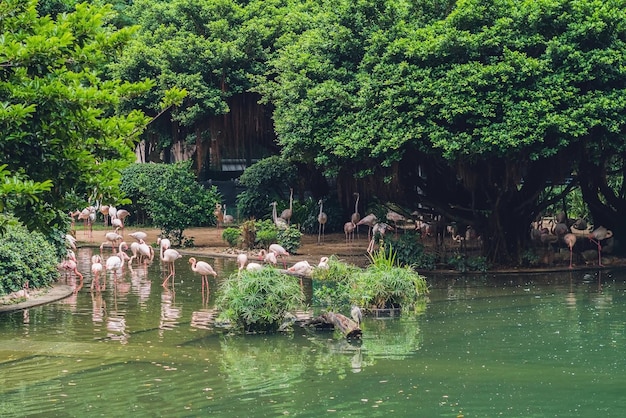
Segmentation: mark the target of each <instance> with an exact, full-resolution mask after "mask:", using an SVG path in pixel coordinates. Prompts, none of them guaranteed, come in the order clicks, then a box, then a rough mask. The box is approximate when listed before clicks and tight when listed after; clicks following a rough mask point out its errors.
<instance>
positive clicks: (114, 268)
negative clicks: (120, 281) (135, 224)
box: [105, 241, 130, 278]
mask: <svg viewBox="0 0 626 418" xmlns="http://www.w3.org/2000/svg"><path fill="white" fill-rule="evenodd" d="M127 249H128V244H126V243H125V242H124V241H122V242H120V245H119V248H118V250H119V251H118V252H117V254H115V255H112V256H110V257H109V258H107V261H106V263H105V268H106V270H107V271H111V272H113V277H114V278H117V273H118V272H119V271H120V270H122V268H123V267H124V262H126V261H128V260H129V259H130V257H129V256H128V254H126V250H127Z"/></svg>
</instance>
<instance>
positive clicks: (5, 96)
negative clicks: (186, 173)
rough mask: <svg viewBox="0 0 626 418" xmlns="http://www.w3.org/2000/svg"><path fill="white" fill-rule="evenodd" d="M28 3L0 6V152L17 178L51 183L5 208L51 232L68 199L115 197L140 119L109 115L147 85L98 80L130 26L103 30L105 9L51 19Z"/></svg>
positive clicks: (83, 7) (134, 114)
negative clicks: (31, 197) (41, 14)
mask: <svg viewBox="0 0 626 418" xmlns="http://www.w3.org/2000/svg"><path fill="white" fill-rule="evenodd" d="M36 6H37V2H36V1H23V0H7V1H3V2H1V3H0V33H1V34H2V35H1V36H2V42H0V132H2V135H1V136H0V155H1V156H2V157H1V158H2V161H1V162H2V163H3V164H6V170H7V171H8V172H9V173H16V174H17V175H19V177H20V179H22V180H23V181H25V182H27V183H28V182H33V184H35V185H37V184H41V185H45V184H46V183H47V182H51V183H52V187H51V188H50V189H49V190H47V191H45V190H44V191H41V190H39V192H38V193H37V199H30V200H28V201H27V202H20V201H16V202H15V204H14V205H13V206H12V207H11V208H10V209H11V210H12V211H13V212H14V213H15V214H16V215H17V216H18V217H19V218H20V219H21V220H22V221H23V222H24V223H25V224H26V225H27V226H28V227H29V228H31V229H40V230H42V231H51V230H52V229H53V228H58V229H64V228H65V226H66V224H67V215H66V213H67V212H66V211H67V210H68V209H70V207H68V200H67V199H68V198H69V197H70V196H81V197H82V199H83V202H84V203H86V202H87V200H88V196H90V195H91V196H92V198H95V197H96V196H98V195H100V196H102V195H103V194H106V195H107V196H105V197H107V198H116V197H117V198H119V197H120V195H119V191H118V189H117V183H118V182H119V177H120V173H119V170H120V169H121V168H123V167H125V166H126V165H128V164H130V163H132V162H133V161H134V153H133V150H134V141H135V140H136V137H137V136H138V135H139V134H140V133H141V132H142V129H143V128H144V127H145V125H146V124H147V123H148V121H149V119H148V118H147V117H146V116H145V115H144V114H143V113H142V112H138V111H129V112H126V113H124V114H120V113H117V112H116V110H117V109H118V108H119V106H120V103H121V102H122V101H124V100H125V99H128V98H130V97H132V96H134V95H137V94H140V93H143V92H145V91H146V90H148V89H149V88H150V87H151V86H152V83H151V82H150V81H138V82H134V83H128V82H124V81H121V80H116V79H110V78H109V77H108V76H107V72H106V65H107V63H109V62H111V61H112V60H113V59H114V57H115V56H117V55H118V54H119V53H120V51H121V50H122V49H123V47H124V45H125V44H126V43H127V42H128V41H129V39H130V38H131V36H132V34H133V32H134V30H135V29H134V28H126V29H122V30H116V29H114V28H112V27H111V26H109V25H107V21H108V20H109V19H110V18H112V17H113V16H114V14H113V12H112V10H111V8H110V7H108V6H107V7H96V6H92V5H89V4H86V3H83V4H78V5H77V6H76V9H75V11H74V12H72V13H62V14H58V15H57V16H56V18H54V19H53V18H51V17H49V16H45V17H40V16H39V15H38V12H37V9H36ZM72 209H75V208H72Z"/></svg>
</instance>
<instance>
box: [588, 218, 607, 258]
mask: <svg viewBox="0 0 626 418" xmlns="http://www.w3.org/2000/svg"><path fill="white" fill-rule="evenodd" d="M612 236H613V231H611V230H610V229H606V228H605V227H603V226H599V227H597V228H596V229H594V230H593V231H592V232H591V233H590V234H589V240H590V241H591V242H593V243H595V244H596V245H597V246H598V266H602V241H603V240H605V239H609V238H611V237H612Z"/></svg>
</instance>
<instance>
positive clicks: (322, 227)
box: [317, 199, 328, 245]
mask: <svg viewBox="0 0 626 418" xmlns="http://www.w3.org/2000/svg"><path fill="white" fill-rule="evenodd" d="M317 204H318V205H320V213H319V214H318V215H317V222H318V223H319V227H318V229H317V244H318V245H319V244H321V243H322V241H324V235H325V232H326V222H328V215H326V213H325V212H324V210H323V209H324V201H323V200H322V199H320V200H319V201H318V202H317Z"/></svg>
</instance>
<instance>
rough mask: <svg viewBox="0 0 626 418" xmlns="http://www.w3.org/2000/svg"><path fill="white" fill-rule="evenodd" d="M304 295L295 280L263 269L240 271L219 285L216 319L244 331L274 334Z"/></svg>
mask: <svg viewBox="0 0 626 418" xmlns="http://www.w3.org/2000/svg"><path fill="white" fill-rule="evenodd" d="M303 303H304V294H303V292H302V289H301V288H300V284H299V283H298V279H296V278H295V277H293V276H289V275H287V274H284V273H282V272H280V270H278V269H274V268H271V267H266V268H263V269H261V270H257V271H247V270H243V271H241V272H240V274H239V275H232V276H230V277H229V278H228V279H226V281H224V282H223V283H222V284H221V285H220V289H219V295H218V298H217V302H216V306H217V308H218V309H219V310H220V318H221V319H226V320H229V321H231V322H232V323H233V324H234V325H236V327H238V328H240V329H242V330H244V331H245V332H275V331H277V330H278V328H279V327H280V325H281V324H282V323H283V322H284V321H285V320H286V316H287V314H288V313H292V314H293V313H294V312H295V311H296V309H299V308H302V306H303Z"/></svg>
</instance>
